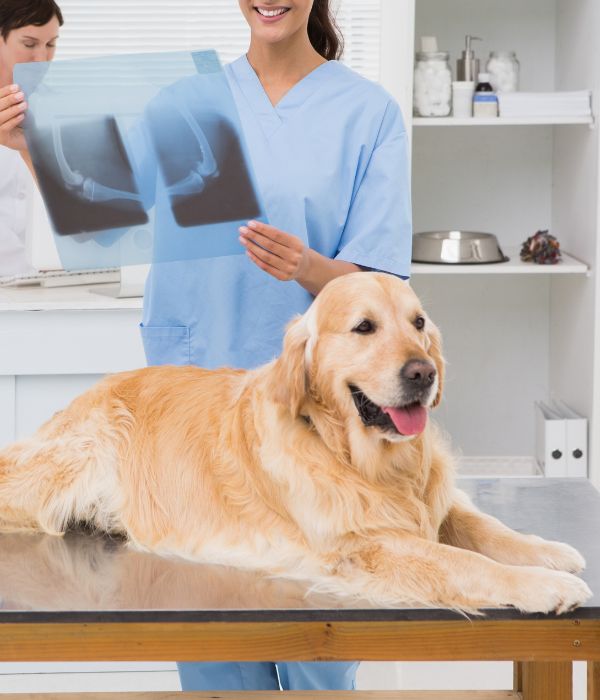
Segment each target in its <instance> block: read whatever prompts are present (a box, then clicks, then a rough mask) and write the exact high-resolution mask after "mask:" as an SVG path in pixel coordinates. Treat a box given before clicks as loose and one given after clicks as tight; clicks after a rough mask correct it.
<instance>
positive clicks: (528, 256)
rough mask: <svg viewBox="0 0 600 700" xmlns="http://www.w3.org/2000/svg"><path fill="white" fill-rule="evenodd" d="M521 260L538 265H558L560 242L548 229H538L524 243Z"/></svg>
mask: <svg viewBox="0 0 600 700" xmlns="http://www.w3.org/2000/svg"><path fill="white" fill-rule="evenodd" d="M521 260H523V262H534V263H537V264H538V265H556V263H559V262H560V243H559V242H558V241H557V240H556V238H555V237H554V236H553V235H551V234H550V233H549V232H548V231H538V232H537V233H535V234H534V235H533V236H530V237H529V238H528V239H527V240H526V241H525V242H524V243H523V245H522V247H521Z"/></svg>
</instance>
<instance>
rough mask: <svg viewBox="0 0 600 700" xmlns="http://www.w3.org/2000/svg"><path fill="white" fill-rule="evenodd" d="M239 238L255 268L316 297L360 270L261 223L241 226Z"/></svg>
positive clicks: (255, 222) (253, 222)
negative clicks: (342, 277) (332, 283)
mask: <svg viewBox="0 0 600 700" xmlns="http://www.w3.org/2000/svg"><path fill="white" fill-rule="evenodd" d="M240 234H241V235H240V243H241V244H242V245H243V246H244V248H246V253H247V255H248V257H249V258H250V260H252V262H253V263H254V264H255V265H257V266H258V267H260V269H261V270H264V271H265V272H267V273H268V274H269V275H272V276H273V277H275V278H276V279H278V280H281V281H282V282H288V281H290V280H295V281H296V282H298V284H299V285H301V286H302V287H304V289H306V290H307V291H308V292H310V293H311V294H313V295H314V296H317V294H318V293H319V292H320V291H321V289H323V287H324V286H325V285H326V284H327V282H329V280H332V279H333V278H334V277H339V276H340V275H346V274H348V273H349V272H357V271H358V270H360V268H359V267H358V265H355V264H354V263H351V262H346V261H345V260H331V259H330V258H328V257H327V256H326V255H321V254H320V253H317V251H316V250H313V249H312V248H309V247H308V246H306V245H304V243H303V242H302V241H301V240H300V238H298V236H292V234H291V233H285V231H281V230H280V229H278V228H275V226H269V224H263V223H261V222H260V221H249V222H248V225H247V226H240Z"/></svg>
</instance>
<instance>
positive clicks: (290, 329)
mask: <svg viewBox="0 0 600 700" xmlns="http://www.w3.org/2000/svg"><path fill="white" fill-rule="evenodd" d="M308 338H309V332H308V328H307V323H306V317H305V316H297V317H296V318H295V319H294V320H292V321H291V322H290V323H289V324H288V325H287V328H286V332H285V336H284V338H283V352H282V353H281V355H280V356H279V359H278V360H277V361H276V362H275V366H274V368H273V394H272V395H273V398H274V399H275V401H277V402H279V403H283V404H286V405H287V406H289V408H290V412H291V414H292V417H293V418H297V417H298V416H299V415H300V410H301V408H302V404H303V402H304V398H305V396H306V392H307V388H308V387H307V367H306V360H305V357H306V343H307V342H308Z"/></svg>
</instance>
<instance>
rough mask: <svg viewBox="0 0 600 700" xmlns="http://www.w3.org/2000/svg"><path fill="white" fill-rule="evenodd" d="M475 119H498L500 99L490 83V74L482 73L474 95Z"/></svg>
mask: <svg viewBox="0 0 600 700" xmlns="http://www.w3.org/2000/svg"><path fill="white" fill-rule="evenodd" d="M473 116H474V117H497V116H498V98H497V96H496V93H495V92H494V88H493V87H492V85H491V83H490V74H489V73H480V74H479V78H478V81H477V87H476V88H475V94H474V95H473Z"/></svg>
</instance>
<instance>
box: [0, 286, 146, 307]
mask: <svg viewBox="0 0 600 700" xmlns="http://www.w3.org/2000/svg"><path fill="white" fill-rule="evenodd" d="M117 287H118V285H116V284H92V285H82V286H73V287H0V312H2V311H65V310H67V311H71V310H87V309H104V310H107V309H108V310H111V309H141V308H142V301H143V300H142V297H132V298H127V299H117V298H115V297H112V296H107V295H105V294H101V293H98V292H99V291H103V290H106V291H110V290H116V289H117Z"/></svg>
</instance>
